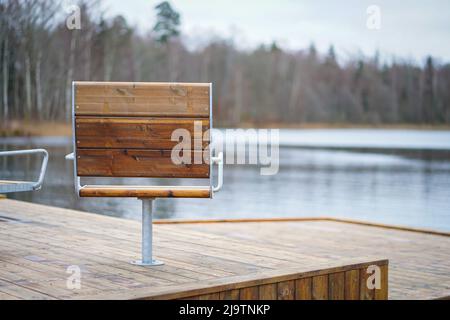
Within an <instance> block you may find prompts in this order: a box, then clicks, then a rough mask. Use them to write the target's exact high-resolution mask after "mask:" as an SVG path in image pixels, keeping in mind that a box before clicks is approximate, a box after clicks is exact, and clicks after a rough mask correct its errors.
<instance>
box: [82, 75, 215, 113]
mask: <svg viewBox="0 0 450 320" xmlns="http://www.w3.org/2000/svg"><path fill="white" fill-rule="evenodd" d="M74 85H75V114H76V116H80V115H90V116H92V115H95V116H131V117H135V116H160V117H169V116H170V117H203V118H208V117H209V114H210V112H209V109H210V108H209V103H210V88H209V84H208V83H198V84H195V83H151V82H149V83H145V82H140V83H132V82H122V83H120V82H78V81H77V82H75V83H74Z"/></svg>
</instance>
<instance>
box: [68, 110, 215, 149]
mask: <svg viewBox="0 0 450 320" xmlns="http://www.w3.org/2000/svg"><path fill="white" fill-rule="evenodd" d="M194 125H195V128H196V130H197V131H196V132H195V133H194ZM177 129H183V130H187V131H188V132H189V134H190V140H191V148H192V149H194V148H197V147H200V148H205V147H206V146H207V145H208V143H209V135H208V134H205V132H206V131H207V130H208V129H209V120H208V119H201V118H199V119H182V118H178V119H177V118H159V119H158V118H153V119H152V118H99V117H77V119H76V137H75V139H76V146H77V147H78V148H120V149H127V148H141V149H162V150H164V149H165V150H171V149H172V148H173V147H174V146H175V145H177V144H178V143H179V141H172V140H171V137H172V133H173V132H174V131H175V130H177ZM197 141H198V142H197ZM194 142H197V143H196V144H194Z"/></svg>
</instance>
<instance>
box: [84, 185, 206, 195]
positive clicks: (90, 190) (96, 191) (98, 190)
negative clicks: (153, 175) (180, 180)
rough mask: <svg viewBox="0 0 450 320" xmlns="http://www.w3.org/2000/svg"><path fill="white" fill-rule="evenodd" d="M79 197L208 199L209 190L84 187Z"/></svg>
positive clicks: (166, 187) (160, 187) (198, 188)
mask: <svg viewBox="0 0 450 320" xmlns="http://www.w3.org/2000/svg"><path fill="white" fill-rule="evenodd" d="M80 196H81V197H128V198H209V197H210V196H211V189H210V188H209V187H201V186H198V187H197V186H190V187H183V186H172V187H170V186H126V187H124V186H90V185H87V186H84V187H82V188H81V189H80Z"/></svg>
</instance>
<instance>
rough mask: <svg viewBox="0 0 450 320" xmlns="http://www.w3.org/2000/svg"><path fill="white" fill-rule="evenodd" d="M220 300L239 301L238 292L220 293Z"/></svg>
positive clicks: (234, 290)
mask: <svg viewBox="0 0 450 320" xmlns="http://www.w3.org/2000/svg"><path fill="white" fill-rule="evenodd" d="M219 299H220V300H239V290H238V289H233V290H226V291H221V292H220V294H219Z"/></svg>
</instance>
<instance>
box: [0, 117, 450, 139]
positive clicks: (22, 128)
mask: <svg viewBox="0 0 450 320" xmlns="http://www.w3.org/2000/svg"><path fill="white" fill-rule="evenodd" d="M220 127H224V128H235V127H239V128H244V129H245V128H279V129H392V130H396V129H398V130H450V124H447V125H443V124H407V123H402V124H353V123H299V124H290V123H279V122H267V123H251V122H243V123H241V124H240V125H239V126H236V125H224V126H220ZM220 127H219V128H220ZM71 135H72V124H70V123H65V122H51V121H40V122H36V121H22V120H13V121H10V122H8V123H7V124H6V125H5V124H0V137H18V136H21V137H24V136H25V137H27V136H71Z"/></svg>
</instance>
